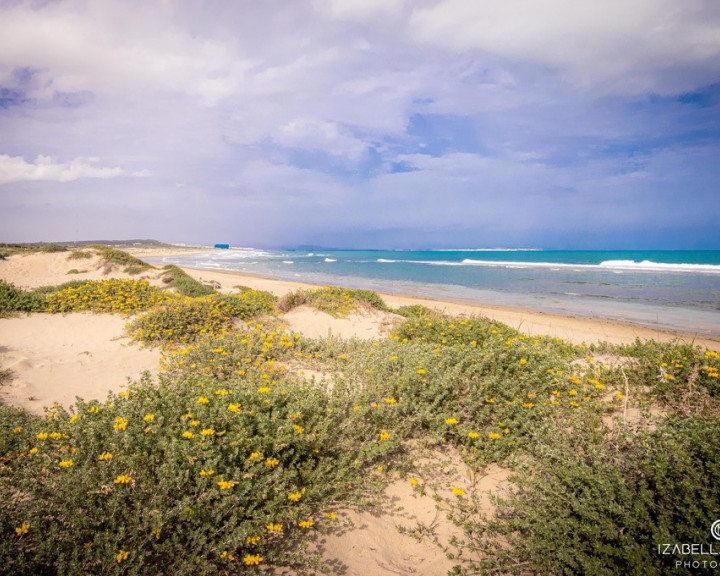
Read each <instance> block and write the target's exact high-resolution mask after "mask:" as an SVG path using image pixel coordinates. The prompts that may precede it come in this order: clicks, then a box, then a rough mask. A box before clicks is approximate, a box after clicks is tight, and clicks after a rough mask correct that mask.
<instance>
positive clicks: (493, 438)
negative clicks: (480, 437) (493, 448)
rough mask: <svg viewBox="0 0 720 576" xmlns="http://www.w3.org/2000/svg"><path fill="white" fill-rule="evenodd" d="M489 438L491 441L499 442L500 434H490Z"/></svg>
mask: <svg viewBox="0 0 720 576" xmlns="http://www.w3.org/2000/svg"><path fill="white" fill-rule="evenodd" d="M488 438H490V440H497V439H498V438H500V434H498V433H497V432H490V433H489V434H488Z"/></svg>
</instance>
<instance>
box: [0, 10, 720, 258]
mask: <svg viewBox="0 0 720 576" xmlns="http://www.w3.org/2000/svg"><path fill="white" fill-rule="evenodd" d="M131 238H152V239H156V240H161V241H165V242H173V243H187V244H201V245H212V244H214V243H216V242H217V243H230V244H231V245H233V246H253V247H267V248H272V247H285V248H291V247H297V246H323V247H338V248H409V249H413V248H416V249H421V248H432V247H437V248H453V247H461V248H483V247H524V248H558V249H574V248H576V249H604V248H608V249H623V248H627V249H652V248H658V249H720V2H717V1H716V0H682V1H678V0H603V1H602V2H598V1H597V0H263V1H258V0H233V1H228V0H205V1H199V0H183V1H170V0H142V1H139V0H117V1H111V0H57V1H54V0H44V1H40V0H28V1H21V0H0V242H35V241H74V240H101V239H105V240H119V239H131Z"/></svg>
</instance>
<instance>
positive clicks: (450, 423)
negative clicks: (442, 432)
mask: <svg viewBox="0 0 720 576" xmlns="http://www.w3.org/2000/svg"><path fill="white" fill-rule="evenodd" d="M459 423H460V421H459V420H458V419H457V418H447V419H446V420H445V424H447V425H448V426H455V424H459Z"/></svg>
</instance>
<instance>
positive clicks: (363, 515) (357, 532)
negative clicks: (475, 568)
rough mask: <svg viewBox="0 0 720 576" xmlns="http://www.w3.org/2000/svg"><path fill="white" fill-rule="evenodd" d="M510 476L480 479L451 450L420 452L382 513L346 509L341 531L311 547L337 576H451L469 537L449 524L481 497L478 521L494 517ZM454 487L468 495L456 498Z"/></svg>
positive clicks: (500, 471)
mask: <svg viewBox="0 0 720 576" xmlns="http://www.w3.org/2000/svg"><path fill="white" fill-rule="evenodd" d="M414 451H415V450H414ZM508 475H509V471H508V470H507V469H504V468H501V467H499V466H497V465H491V466H488V467H487V468H485V469H484V470H483V471H482V472H480V473H478V474H475V473H473V472H472V471H470V470H469V468H468V467H467V466H465V465H464V464H463V463H462V460H461V458H460V455H459V453H458V452H457V451H456V450H455V449H453V448H451V447H443V448H442V450H439V449H434V450H431V451H426V452H418V458H417V460H416V467H415V469H414V470H413V471H412V472H411V474H410V475H409V477H408V478H401V479H400V478H399V479H396V480H394V481H392V482H390V483H389V484H388V485H387V487H386V488H385V490H384V491H383V494H382V502H383V506H382V508H381V509H370V510H364V511H360V510H352V509H350V510H348V509H345V510H340V511H339V513H338V519H337V520H336V523H337V526H336V527H335V528H333V529H331V531H330V533H329V534H327V535H324V536H317V537H316V538H315V539H314V540H313V543H312V547H311V548H312V550H313V551H314V552H315V553H317V554H319V555H320V556H321V558H322V561H323V563H324V564H325V566H327V567H328V568H329V569H330V571H331V572H330V573H332V574H342V575H345V576H389V575H391V574H395V575H396V574H408V575H410V574H414V575H422V576H435V575H438V574H447V573H448V571H449V570H451V569H452V568H453V566H455V565H458V564H462V561H461V560H459V559H458V558H457V552H458V550H457V549H456V548H455V547H454V546H453V545H452V544H451V541H452V539H453V538H457V539H459V540H462V539H463V538H464V534H463V531H462V529H461V528H460V527H458V526H456V525H455V524H454V523H453V522H452V521H450V520H449V519H448V517H447V515H448V512H450V511H451V510H455V511H457V508H458V507H459V506H461V505H465V504H466V503H467V502H468V501H469V497H470V495H471V494H476V495H477V496H478V498H479V509H477V510H475V511H474V514H473V517H477V516H479V515H480V514H485V515H490V516H491V515H492V514H493V513H494V508H493V506H492V505H491V503H490V500H489V497H488V492H492V493H494V494H501V493H503V492H504V491H505V490H506V487H507V478H508ZM409 478H412V479H413V481H414V482H415V483H414V484H413V482H411V481H410V479H409ZM453 487H457V488H461V489H463V490H465V493H466V494H465V496H462V497H458V496H456V495H455V494H453V492H452V488H453ZM448 553H450V554H453V555H455V558H449V557H448ZM282 573H283V574H291V572H282Z"/></svg>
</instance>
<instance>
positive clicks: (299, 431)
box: [293, 424, 305, 434]
mask: <svg viewBox="0 0 720 576" xmlns="http://www.w3.org/2000/svg"><path fill="white" fill-rule="evenodd" d="M293 430H295V433H296V434H302V433H303V432H305V428H303V427H302V426H298V425H297V424H295V425H294V426H293Z"/></svg>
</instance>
